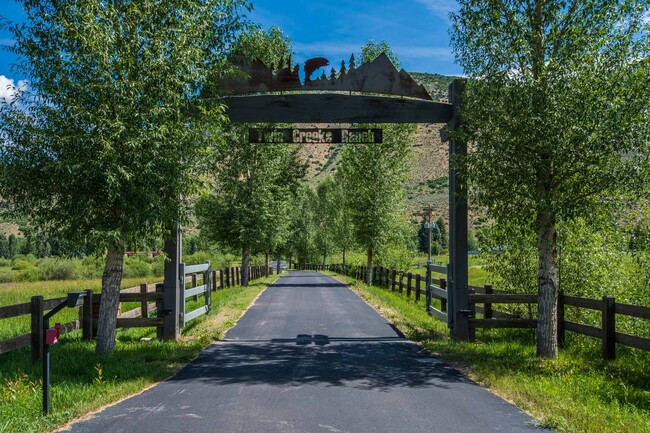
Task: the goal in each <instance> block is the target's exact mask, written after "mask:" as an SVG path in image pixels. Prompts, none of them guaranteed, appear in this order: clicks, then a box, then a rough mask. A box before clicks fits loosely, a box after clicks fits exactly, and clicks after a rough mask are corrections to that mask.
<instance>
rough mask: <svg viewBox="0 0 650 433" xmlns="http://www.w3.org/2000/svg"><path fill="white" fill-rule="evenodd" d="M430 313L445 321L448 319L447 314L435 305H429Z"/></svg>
mask: <svg viewBox="0 0 650 433" xmlns="http://www.w3.org/2000/svg"><path fill="white" fill-rule="evenodd" d="M429 314H431V315H432V316H433V317H435V318H436V319H439V320H442V321H443V322H446V321H447V314H445V313H443V312H442V311H440V310H438V309H437V308H435V307H432V306H429Z"/></svg>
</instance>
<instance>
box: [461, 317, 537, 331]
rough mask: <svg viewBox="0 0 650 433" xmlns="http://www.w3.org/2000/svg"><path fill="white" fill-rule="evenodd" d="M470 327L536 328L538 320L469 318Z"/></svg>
mask: <svg viewBox="0 0 650 433" xmlns="http://www.w3.org/2000/svg"><path fill="white" fill-rule="evenodd" d="M469 324H470V327H472V328H483V329H494V328H536V327H537V320H534V319H469Z"/></svg>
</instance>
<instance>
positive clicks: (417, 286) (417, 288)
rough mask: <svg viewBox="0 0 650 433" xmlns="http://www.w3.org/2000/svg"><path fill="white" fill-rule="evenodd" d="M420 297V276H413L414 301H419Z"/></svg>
mask: <svg viewBox="0 0 650 433" xmlns="http://www.w3.org/2000/svg"><path fill="white" fill-rule="evenodd" d="M420 295H422V275H420V274H415V300H416V301H419V300H420Z"/></svg>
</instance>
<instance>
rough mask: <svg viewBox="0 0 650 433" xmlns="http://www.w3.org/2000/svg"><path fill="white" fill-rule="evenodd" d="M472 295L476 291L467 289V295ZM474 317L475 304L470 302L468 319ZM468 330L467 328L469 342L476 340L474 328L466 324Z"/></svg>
mask: <svg viewBox="0 0 650 433" xmlns="http://www.w3.org/2000/svg"><path fill="white" fill-rule="evenodd" d="M474 293H476V290H474V289H469V294H472V295H473V294H474ZM475 317H476V304H475V303H473V302H470V303H469V318H471V319H473V318H475ZM468 322H469V321H468ZM468 328H469V341H474V340H476V328H475V327H473V326H472V325H471V324H470V323H468Z"/></svg>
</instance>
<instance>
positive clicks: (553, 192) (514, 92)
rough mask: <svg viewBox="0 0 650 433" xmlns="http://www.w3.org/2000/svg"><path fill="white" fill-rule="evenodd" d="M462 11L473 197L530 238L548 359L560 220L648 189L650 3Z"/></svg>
mask: <svg viewBox="0 0 650 433" xmlns="http://www.w3.org/2000/svg"><path fill="white" fill-rule="evenodd" d="M459 4H460V10H459V12H458V13H455V14H453V15H452V23H453V25H452V31H451V34H452V45H453V47H454V50H455V54H456V59H457V62H458V63H459V64H460V65H462V66H463V68H464V70H465V73H466V74H467V75H468V77H469V81H468V85H467V89H466V90H467V92H466V95H465V109H464V110H463V111H462V115H463V117H464V120H465V124H466V125H467V128H466V129H465V131H464V132H463V133H462V134H461V137H460V138H462V139H464V140H466V141H468V142H469V143H471V152H470V155H469V157H468V158H467V161H466V162H467V169H468V175H469V180H470V191H472V192H473V193H474V194H475V198H476V199H477V201H478V203H479V204H481V205H483V206H484V207H486V208H487V210H488V213H489V215H490V216H491V217H492V218H494V220H495V222H496V223H497V224H501V225H502V226H503V227H510V228H512V229H513V230H516V231H527V232H528V233H534V234H535V235H536V249H537V254H538V258H539V260H538V266H537V268H538V272H537V290H538V303H539V309H538V326H537V354H538V356H543V357H555V356H557V351H558V348H557V340H556V338H555V336H556V330H557V319H556V317H557V316H556V311H557V301H558V263H557V225H558V223H559V222H561V221H571V220H573V219H575V218H578V217H580V218H585V219H587V220H589V221H591V222H592V223H595V224H596V225H599V223H600V221H602V220H603V219H605V218H608V217H610V216H611V215H614V214H613V211H614V210H615V208H616V207H618V206H619V205H620V203H622V201H623V200H624V199H625V201H626V202H628V200H629V199H634V198H635V197H636V198H638V196H639V194H641V193H642V192H643V191H644V189H645V188H644V185H647V184H648V182H649V174H648V172H649V168H648V167H649V164H648V161H649V159H650V155H649V144H648V140H649V137H650V90H649V89H650V88H649V87H648V83H650V57H649V54H650V42H649V33H650V31H649V28H650V20H649V19H648V17H649V16H650V15H649V9H650V1H648V0H621V1H605V2H604V1H601V0H582V1H561V0H532V1H527V2H510V1H503V0H498V1H486V0H483V1H476V0H460V1H459ZM645 190H646V191H647V189H645ZM646 198H647V197H646Z"/></svg>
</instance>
